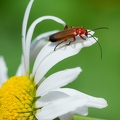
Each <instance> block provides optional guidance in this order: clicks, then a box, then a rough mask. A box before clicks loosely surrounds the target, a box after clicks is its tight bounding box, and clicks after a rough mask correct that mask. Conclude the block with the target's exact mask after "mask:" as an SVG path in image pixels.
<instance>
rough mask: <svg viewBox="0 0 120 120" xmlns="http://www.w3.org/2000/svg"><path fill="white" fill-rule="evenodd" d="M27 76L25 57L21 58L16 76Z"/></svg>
mask: <svg viewBox="0 0 120 120" xmlns="http://www.w3.org/2000/svg"><path fill="white" fill-rule="evenodd" d="M25 74H26V71H25V64H24V59H23V56H22V57H21V63H20V65H19V67H18V70H17V72H16V76H22V75H25Z"/></svg>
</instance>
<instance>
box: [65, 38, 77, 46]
mask: <svg viewBox="0 0 120 120" xmlns="http://www.w3.org/2000/svg"><path fill="white" fill-rule="evenodd" d="M75 40H76V39H75V37H73V40H72V41H70V42H69V43H68V44H66V45H70V44H71V43H72V42H75Z"/></svg>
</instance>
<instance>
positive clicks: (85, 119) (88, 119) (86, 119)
mask: <svg viewBox="0 0 120 120" xmlns="http://www.w3.org/2000/svg"><path fill="white" fill-rule="evenodd" d="M73 120H105V119H100V118H92V117H81V116H77V115H74V118H73Z"/></svg>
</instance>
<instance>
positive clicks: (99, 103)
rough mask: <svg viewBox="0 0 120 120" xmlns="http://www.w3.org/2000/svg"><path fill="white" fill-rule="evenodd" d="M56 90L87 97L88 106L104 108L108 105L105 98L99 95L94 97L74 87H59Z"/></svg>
mask: <svg viewBox="0 0 120 120" xmlns="http://www.w3.org/2000/svg"><path fill="white" fill-rule="evenodd" d="M56 91H60V92H63V93H65V94H67V95H69V96H76V95H77V96H79V98H82V99H83V98H84V99H87V100H88V102H87V104H86V105H87V106H88V107H95V108H100V109H101V108H104V107H106V106H107V101H106V100H105V99H103V98H97V97H93V96H90V95H87V94H85V93H82V92H80V91H77V90H74V89H70V88H62V89H58V90H56Z"/></svg>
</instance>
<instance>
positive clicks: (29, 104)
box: [0, 0, 107, 120]
mask: <svg viewBox="0 0 120 120" xmlns="http://www.w3.org/2000/svg"><path fill="white" fill-rule="evenodd" d="M33 1H34V0H30V2H29V4H28V6H27V9H26V12H25V16H24V20H23V29H22V48H23V55H22V57H21V64H20V66H19V68H18V70H17V73H16V76H13V77H11V78H9V79H8V76H7V67H6V64H5V62H4V59H3V57H2V56H0V87H1V88H0V104H1V105H0V113H1V114H0V118H1V119H7V120H9V119H10V120H11V119H22V120H24V119H25V120H26V119H29V120H35V119H36V118H37V119H38V120H52V119H54V118H57V117H59V118H60V119H61V120H70V119H72V115H73V114H79V115H87V114H88V107H95V108H104V107H106V106H107V102H106V101H105V100H104V99H103V98H95V97H91V96H89V95H86V94H84V93H81V92H79V91H76V90H74V89H70V88H61V87H63V86H65V85H67V84H68V83H70V82H72V81H74V80H75V79H76V78H77V77H78V75H79V74H80V72H81V71H82V70H81V68H80V67H76V68H71V69H66V70H62V71H59V72H56V73H54V74H52V75H50V76H48V77H47V78H45V75H46V73H47V72H48V71H49V70H50V69H51V68H52V67H53V66H54V65H55V64H57V63H58V62H60V61H62V60H63V59H65V58H67V57H70V56H73V55H75V54H77V53H79V52H80V50H81V49H82V48H83V47H88V46H91V45H93V44H94V43H95V42H96V41H95V40H94V39H93V38H87V39H86V40H84V41H83V40H82V39H81V38H80V37H76V41H75V42H74V43H72V44H71V45H69V46H64V47H62V48H59V49H57V50H56V51H54V47H55V45H56V44H57V43H50V42H45V41H44V39H46V38H48V36H49V35H51V34H53V33H55V32H57V31H58V30H54V31H50V32H46V33H43V34H41V35H39V36H37V37H36V38H35V39H34V40H33V42H32V43H31V40H32V35H33V32H34V28H35V26H36V25H37V24H38V23H40V22H42V21H43V20H48V19H51V20H54V21H56V22H58V23H60V24H62V25H63V26H65V25H66V24H65V22H64V21H63V20H61V19H59V18H57V17H54V16H43V17H40V18H38V19H37V20H35V21H34V22H33V23H32V24H31V26H30V27H29V29H28V31H26V29H27V21H28V18H29V13H30V9H31V6H32V4H33ZM91 34H92V35H93V32H91ZM96 39H97V38H96ZM64 44H66V43H64ZM64 44H63V45H64ZM43 46H44V47H43ZM42 47H43V48H42ZM31 60H35V62H34V65H33V69H32V72H31V74H30V61H31Z"/></svg>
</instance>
